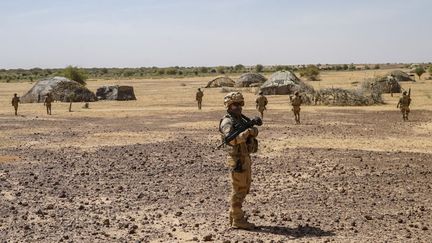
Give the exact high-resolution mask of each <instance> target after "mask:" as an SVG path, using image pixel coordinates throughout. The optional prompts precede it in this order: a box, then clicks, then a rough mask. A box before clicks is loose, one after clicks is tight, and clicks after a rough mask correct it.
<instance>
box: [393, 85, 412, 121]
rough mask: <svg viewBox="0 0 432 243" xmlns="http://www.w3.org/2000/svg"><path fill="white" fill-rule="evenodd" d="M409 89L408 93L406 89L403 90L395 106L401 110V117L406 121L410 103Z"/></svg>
mask: <svg viewBox="0 0 432 243" xmlns="http://www.w3.org/2000/svg"><path fill="white" fill-rule="evenodd" d="M410 96H411V90H410V92H409V94H407V92H406V91H404V92H403V94H402V97H401V98H400V99H399V102H398V104H397V106H396V108H400V110H401V112H402V118H403V120H404V121H408V114H409V113H410V108H409V106H410V104H411V97H410Z"/></svg>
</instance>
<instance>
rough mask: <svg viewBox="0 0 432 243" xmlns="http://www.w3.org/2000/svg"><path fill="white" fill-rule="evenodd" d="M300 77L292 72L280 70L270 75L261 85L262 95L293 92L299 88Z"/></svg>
mask: <svg viewBox="0 0 432 243" xmlns="http://www.w3.org/2000/svg"><path fill="white" fill-rule="evenodd" d="M300 83H301V81H300V79H299V78H298V77H297V76H296V75H295V74H294V73H292V72H289V71H280V72H276V73H274V74H272V76H271V77H270V78H269V79H268V80H267V81H266V82H265V83H264V84H263V85H262V86H261V91H262V92H263V94H264V95H286V94H294V92H295V91H298V90H299V89H300Z"/></svg>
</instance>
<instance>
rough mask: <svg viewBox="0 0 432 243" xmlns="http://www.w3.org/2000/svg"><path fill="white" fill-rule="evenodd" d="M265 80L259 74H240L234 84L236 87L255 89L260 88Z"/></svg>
mask: <svg viewBox="0 0 432 243" xmlns="http://www.w3.org/2000/svg"><path fill="white" fill-rule="evenodd" d="M266 80H267V79H266V78H265V77H264V76H263V75H261V74H259V73H245V74H242V75H241V76H240V77H239V79H237V81H236V82H235V86H236V87H257V86H261V85H262V84H263V83H264V82H265V81H266Z"/></svg>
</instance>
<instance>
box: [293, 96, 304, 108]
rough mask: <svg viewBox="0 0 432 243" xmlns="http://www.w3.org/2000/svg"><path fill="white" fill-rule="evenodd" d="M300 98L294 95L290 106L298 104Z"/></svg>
mask: <svg viewBox="0 0 432 243" xmlns="http://www.w3.org/2000/svg"><path fill="white" fill-rule="evenodd" d="M301 101H302V100H301V98H300V96H299V97H294V99H293V100H292V101H291V104H292V106H300V105H301Z"/></svg>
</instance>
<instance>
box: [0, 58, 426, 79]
mask: <svg viewBox="0 0 432 243" xmlns="http://www.w3.org/2000/svg"><path fill="white" fill-rule="evenodd" d="M386 65H390V64H389V63H388V64H372V65H356V64H353V63H351V64H324V65H321V64H317V65H312V64H311V65H270V66H264V65H261V64H257V65H255V66H245V65H242V64H237V65H235V66H216V67H204V66H202V67H180V66H174V67H139V68H79V67H74V66H68V67H66V68H46V69H42V68H32V69H0V82H20V81H30V82H33V81H37V80H39V79H42V78H47V77H53V76H64V77H67V78H69V79H71V80H75V81H77V82H79V83H82V84H85V80H86V79H120V78H163V77H194V76H198V77H199V76H213V75H214V76H216V75H228V74H231V75H232V74H242V73H246V72H256V73H264V74H265V73H272V72H276V71H293V72H299V74H300V76H302V77H306V78H307V79H309V80H319V73H320V71H330V70H331V71H355V70H369V69H380V68H382V67H385V66H386ZM399 65H400V67H403V68H410V67H411V64H399ZM416 69H423V71H424V72H426V70H427V71H429V73H431V74H432V65H430V63H429V64H424V65H420V66H418V67H416ZM420 71H421V70H420Z"/></svg>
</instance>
